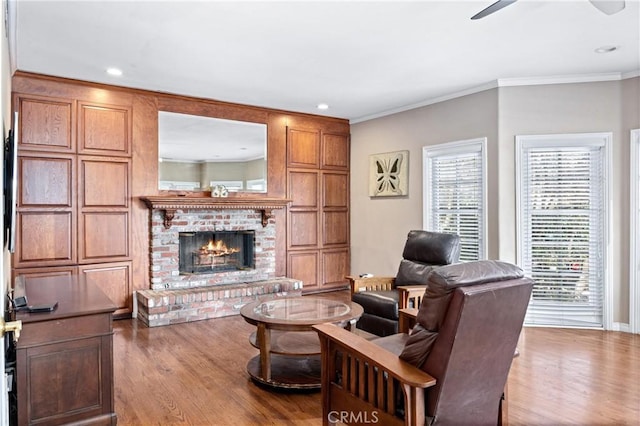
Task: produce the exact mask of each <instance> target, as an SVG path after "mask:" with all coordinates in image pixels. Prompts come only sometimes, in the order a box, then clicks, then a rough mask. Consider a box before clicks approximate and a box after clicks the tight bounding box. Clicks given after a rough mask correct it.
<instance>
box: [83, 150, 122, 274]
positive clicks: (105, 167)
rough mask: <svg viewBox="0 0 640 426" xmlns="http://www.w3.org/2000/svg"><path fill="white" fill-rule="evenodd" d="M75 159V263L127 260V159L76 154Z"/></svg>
mask: <svg viewBox="0 0 640 426" xmlns="http://www.w3.org/2000/svg"><path fill="white" fill-rule="evenodd" d="M78 162H79V167H78V168H79V174H80V178H79V179H78V205H79V206H78V210H79V224H78V228H79V229H78V235H79V242H78V253H79V255H78V263H80V264H87V263H99V262H113V261H121V260H130V255H131V254H130V252H129V247H130V243H129V239H130V234H131V229H130V209H129V204H130V188H131V183H130V180H131V179H130V176H131V164H130V160H129V159H128V158H119V157H99V156H85V155H80V156H79V159H78Z"/></svg>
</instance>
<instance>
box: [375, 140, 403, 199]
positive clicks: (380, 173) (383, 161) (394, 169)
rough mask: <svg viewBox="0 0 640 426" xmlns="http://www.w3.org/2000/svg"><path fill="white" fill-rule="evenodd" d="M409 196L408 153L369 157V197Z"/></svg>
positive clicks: (388, 153)
mask: <svg viewBox="0 0 640 426" xmlns="http://www.w3.org/2000/svg"><path fill="white" fill-rule="evenodd" d="M404 195H409V151H395V152H385V153H382V154H373V155H370V156H369V196H370V197H398V196H404Z"/></svg>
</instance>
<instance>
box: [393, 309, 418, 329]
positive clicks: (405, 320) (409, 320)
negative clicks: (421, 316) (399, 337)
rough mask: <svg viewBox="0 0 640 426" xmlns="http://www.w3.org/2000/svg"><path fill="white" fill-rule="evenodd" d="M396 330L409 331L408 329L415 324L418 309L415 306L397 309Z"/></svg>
mask: <svg viewBox="0 0 640 426" xmlns="http://www.w3.org/2000/svg"><path fill="white" fill-rule="evenodd" d="M398 315H399V317H398V318H399V319H398V332H399V333H409V331H410V330H411V329H412V328H413V326H414V325H415V324H416V318H417V317H418V309H416V308H404V309H400V310H399V311H398Z"/></svg>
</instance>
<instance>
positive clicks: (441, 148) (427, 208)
mask: <svg viewBox="0 0 640 426" xmlns="http://www.w3.org/2000/svg"><path fill="white" fill-rule="evenodd" d="M472 152H480V163H481V171H480V176H481V180H482V182H481V190H482V199H481V209H482V214H481V225H480V229H479V237H480V244H479V259H486V258H487V256H488V242H487V222H488V221H487V138H486V137H482V138H474V139H465V140H459V141H453V142H446V143H442V144H436V145H427V146H423V147H422V184H423V186H422V200H423V201H422V227H423V229H434V227H433V224H432V223H431V202H432V195H431V184H430V181H431V161H430V160H431V159H432V158H434V157H438V156H445V155H455V154H468V153H472Z"/></svg>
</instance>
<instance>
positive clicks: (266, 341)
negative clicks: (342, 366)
mask: <svg viewBox="0 0 640 426" xmlns="http://www.w3.org/2000/svg"><path fill="white" fill-rule="evenodd" d="M362 312H363V310H362V306H360V305H358V304H357V303H353V302H347V303H344V302H339V301H336V300H329V299H323V298H318V297H310V296H302V297H290V298H282V299H273V300H268V301H264V302H260V301H259V302H253V303H249V304H247V305H245V306H243V307H242V309H240V315H242V317H243V318H244V319H245V320H246V321H247V322H248V323H249V324H253V325H255V326H256V327H257V330H256V331H255V332H254V333H252V334H251V336H250V338H249V341H250V342H251V344H252V345H253V346H255V347H256V348H258V349H260V355H258V356H255V357H254V358H252V359H251V360H250V361H249V363H248V364H247V372H248V373H249V375H250V376H251V378H252V379H253V380H255V381H257V382H259V383H261V384H264V385H267V386H272V387H276V388H286V389H320V340H319V338H318V334H317V333H316V332H315V331H312V328H311V327H312V326H313V325H316V324H322V323H327V322H329V323H334V324H338V325H340V326H342V327H348V328H351V327H352V326H354V327H355V322H356V321H357V320H358V318H360V316H361V315H362Z"/></svg>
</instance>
